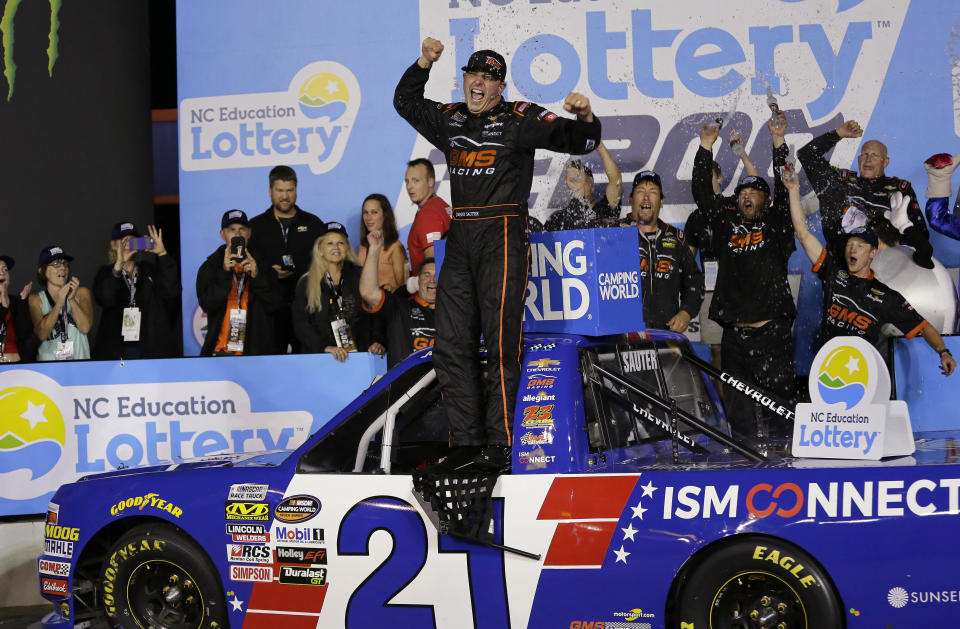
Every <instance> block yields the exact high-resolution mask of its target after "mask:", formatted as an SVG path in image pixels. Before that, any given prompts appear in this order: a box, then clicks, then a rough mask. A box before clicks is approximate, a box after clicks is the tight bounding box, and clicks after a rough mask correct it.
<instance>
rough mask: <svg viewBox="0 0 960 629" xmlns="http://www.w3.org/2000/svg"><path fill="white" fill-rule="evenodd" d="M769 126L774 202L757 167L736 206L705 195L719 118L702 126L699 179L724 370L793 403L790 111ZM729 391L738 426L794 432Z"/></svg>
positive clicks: (712, 315)
mask: <svg viewBox="0 0 960 629" xmlns="http://www.w3.org/2000/svg"><path fill="white" fill-rule="evenodd" d="M767 126H768V128H769V129H770V133H771V137H772V139H773V147H774V148H773V171H774V182H775V190H776V194H775V197H774V201H775V203H774V205H773V207H769V206H770V187H769V186H768V185H767V182H766V181H764V180H763V179H762V178H760V177H755V176H752V175H747V176H745V177H742V178H741V179H740V184H739V185H738V186H737V188H736V196H737V211H736V212H729V211H727V210H726V209H725V208H724V207H723V206H721V205H719V204H718V203H716V202H715V203H710V202H708V201H705V200H707V199H710V198H711V197H713V195H714V192H713V184H712V182H711V177H712V162H713V153H712V148H713V144H714V142H716V140H717V136H718V135H719V131H720V130H719V127H718V126H716V125H704V126H703V128H702V129H701V131H700V148H699V149H698V150H697V154H696V157H695V158H694V164H693V184H692V185H693V189H694V191H695V193H694V198H696V199H697V202H698V205H700V207H701V209H702V210H705V211H706V214H707V220H708V222H709V224H710V226H711V229H712V230H713V233H714V238H715V242H716V243H717V249H716V254H717V259H718V269H717V285H716V289H715V292H714V295H713V303H712V304H711V306H710V318H711V319H713V320H714V321H716V322H717V323H719V324H720V325H721V326H723V340H722V341H721V349H720V353H721V361H722V363H723V370H724V371H726V372H728V373H730V374H732V375H735V376H737V377H738V378H740V379H743V380H746V381H748V382H753V383H754V384H756V385H758V386H759V387H761V388H762V389H764V390H765V391H766V392H768V393H770V394H772V395H774V396H777V397H778V398H779V399H780V400H781V401H783V402H784V403H787V404H792V403H793V399H794V388H795V384H794V380H795V373H794V368H793V333H792V329H793V320H794V319H795V318H796V316H797V310H796V307H795V306H794V304H793V297H792V295H791V293H790V286H789V284H788V283H787V261H788V260H789V258H790V254H791V253H792V252H793V250H794V249H795V248H796V245H795V244H794V241H793V229H792V228H791V225H790V217H789V215H788V213H787V209H786V196H787V195H786V191H785V190H784V189H783V184H782V182H781V181H780V172H779V168H780V166H782V165H784V164H785V163H786V156H787V153H788V152H789V149H788V147H787V145H786V142H785V140H784V135H785V134H786V131H787V120H786V117H785V116H784V115H783V114H781V115H780V116H778V117H776V118H774V119H771V121H770V123H769V124H768V125H767ZM725 393H726V394H725V396H724V403H725V406H726V410H727V419H728V420H729V421H730V423H731V425H732V426H733V428H734V429H735V430H736V431H738V432H741V433H744V434H753V435H756V434H761V433H762V432H764V431H765V430H766V429H767V428H769V429H770V430H771V432H772V433H775V434H783V433H785V432H786V427H785V426H775V425H772V424H769V422H770V421H776V418H777V416H776V415H775V414H772V413H769V412H767V411H766V409H765V408H764V407H762V406H760V405H758V404H755V403H754V401H753V400H751V399H750V398H748V397H746V396H744V395H742V394H740V393H739V392H738V391H736V390H731V391H727V392H725Z"/></svg>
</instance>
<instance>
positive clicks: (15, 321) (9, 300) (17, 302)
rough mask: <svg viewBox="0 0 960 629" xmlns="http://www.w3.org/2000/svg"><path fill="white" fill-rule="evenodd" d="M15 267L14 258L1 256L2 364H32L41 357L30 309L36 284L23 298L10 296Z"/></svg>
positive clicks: (26, 288) (0, 340) (25, 291)
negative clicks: (37, 357) (38, 355)
mask: <svg viewBox="0 0 960 629" xmlns="http://www.w3.org/2000/svg"><path fill="white" fill-rule="evenodd" d="M15 264H16V261H15V260H14V259H13V258H11V257H10V256H3V255H0V363H20V362H30V361H33V360H34V359H35V358H36V356H37V337H36V336H34V334H33V323H32V321H31V320H30V307H29V306H28V305H27V297H28V296H29V295H30V287H31V286H33V282H27V285H26V286H24V287H23V288H22V289H21V290H20V293H19V294H17V293H10V292H8V291H9V290H10V288H11V283H10V281H11V278H10V270H11V269H12V268H13V266H14V265H15Z"/></svg>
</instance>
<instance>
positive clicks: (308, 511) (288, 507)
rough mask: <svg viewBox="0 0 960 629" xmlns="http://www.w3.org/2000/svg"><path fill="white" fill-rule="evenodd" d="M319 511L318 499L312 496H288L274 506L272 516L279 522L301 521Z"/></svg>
mask: <svg viewBox="0 0 960 629" xmlns="http://www.w3.org/2000/svg"><path fill="white" fill-rule="evenodd" d="M319 511H320V501H319V500H317V499H316V498H314V497H313V496H290V497H289V498H284V499H283V500H282V501H281V502H280V504H278V505H277V506H276V508H274V510H273V516H274V517H275V518H277V519H278V520H280V521H281V522H303V521H304V520H309V519H310V518H312V517H313V516H315V515H317V513H318V512H319Z"/></svg>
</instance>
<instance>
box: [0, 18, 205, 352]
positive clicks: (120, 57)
mask: <svg viewBox="0 0 960 629" xmlns="http://www.w3.org/2000/svg"><path fill="white" fill-rule="evenodd" d="M5 5H6V2H5V1H3V0H0V6H4V7H5ZM59 17H60V20H59V21H60V28H59V39H60V41H59V56H58V58H57V60H56V64H55V65H54V67H53V76H52V78H51V77H50V76H48V74H47V52H46V51H47V46H48V44H49V42H48V35H49V30H50V3H49V2H48V1H47V0H23V2H22V3H21V4H20V6H19V9H18V10H17V13H16V16H15V19H14V35H15V42H14V46H13V56H14V61H15V63H16V66H17V69H16V77H15V80H14V93H13V96H12V98H10V99H9V100H7V90H8V87H9V86H8V83H7V80H6V78H0V147H2V153H0V155H2V157H0V191H2V192H0V194H2V197H0V198H2V201H0V209H2V220H0V225H2V227H0V253H3V254H6V255H10V256H13V257H14V258H15V259H16V261H17V264H16V267H15V268H14V269H13V273H12V275H13V286H12V289H14V290H15V291H19V289H20V288H22V287H23V285H24V284H25V283H26V282H28V281H30V280H32V279H34V276H35V274H36V266H37V255H38V254H39V252H40V249H41V248H42V247H44V246H46V245H50V244H59V245H61V246H63V248H64V249H65V250H66V251H67V253H69V254H71V255H73V256H74V257H75V258H76V260H75V262H74V263H73V268H72V273H73V274H74V275H76V276H77V277H79V278H80V282H81V285H83V286H87V287H90V286H91V283H92V280H93V276H94V273H95V272H96V269H97V267H98V266H100V265H102V264H106V262H107V258H106V256H107V248H108V245H109V238H110V228H111V226H112V225H113V223H115V222H117V221H119V220H122V219H126V220H132V221H134V222H135V223H136V224H137V226H138V227H139V228H140V230H141V231H144V232H145V230H146V225H147V224H149V223H154V224H158V225H160V226H161V227H162V228H163V231H164V241H165V242H166V244H167V248H168V249H169V250H171V252H173V253H175V254H176V253H178V252H177V248H178V247H177V243H178V240H179V236H178V230H179V225H178V223H179V220H178V216H177V205H176V196H175V194H176V190H175V189H174V190H161V191H158V190H156V189H155V186H154V178H155V177H154V167H155V165H154V157H153V144H154V141H153V132H152V129H151V127H152V125H153V123H152V118H151V111H152V110H153V109H167V108H169V109H173V108H175V107H176V105H177V96H176V42H175V33H176V21H175V3H174V0H151V1H149V2H142V1H140V2H137V1H134V2H131V1H130V0H94V1H87V2H70V1H67V2H63V5H62V7H61V9H60V16H59ZM173 124H174V126H175V123H173ZM171 158H172V160H173V163H172V164H171V163H169V161H170V159H171ZM175 160H176V152H175V151H174V152H173V153H172V156H171V157H168V158H165V159H164V160H162V161H164V162H167V163H162V164H157V165H156V166H157V168H158V169H161V170H163V169H165V170H166V172H168V173H169V172H171V168H172V169H173V170H172V172H175V171H176V161H175ZM170 179H171V178H170V177H168V183H167V184H165V186H166V187H168V188H169V187H170V185H171V184H170V183H169V181H170ZM172 180H173V181H174V182H175V178H173V179H172ZM173 185H175V183H174V184H173ZM171 192H172V193H173V194H172V195H171ZM158 195H163V196H162V198H160V199H159V200H160V201H161V202H162V203H163V204H162V205H156V206H155V204H154V198H155V196H158ZM34 289H36V286H35V287H34ZM188 289H192V287H188ZM97 315H99V313H97ZM95 330H96V321H95V324H94V331H95ZM91 340H92V339H91Z"/></svg>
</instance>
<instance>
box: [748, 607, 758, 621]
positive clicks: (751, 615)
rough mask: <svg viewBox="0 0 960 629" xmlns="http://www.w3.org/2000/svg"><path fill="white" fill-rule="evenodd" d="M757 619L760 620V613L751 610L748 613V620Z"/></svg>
mask: <svg viewBox="0 0 960 629" xmlns="http://www.w3.org/2000/svg"><path fill="white" fill-rule="evenodd" d="M758 618H760V612H758V611H757V610H755V609H754V610H751V612H750V620H757V619H758Z"/></svg>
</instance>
